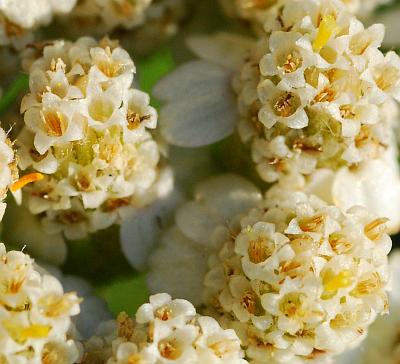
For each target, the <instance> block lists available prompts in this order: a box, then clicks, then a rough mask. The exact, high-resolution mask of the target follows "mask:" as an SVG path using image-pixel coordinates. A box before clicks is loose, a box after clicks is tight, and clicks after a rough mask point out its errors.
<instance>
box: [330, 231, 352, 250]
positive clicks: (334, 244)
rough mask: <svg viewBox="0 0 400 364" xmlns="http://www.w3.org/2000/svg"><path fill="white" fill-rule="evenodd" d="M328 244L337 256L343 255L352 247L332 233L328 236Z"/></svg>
mask: <svg viewBox="0 0 400 364" xmlns="http://www.w3.org/2000/svg"><path fill="white" fill-rule="evenodd" d="M329 244H330V246H331V248H332V250H333V251H334V252H335V253H337V254H344V253H346V252H348V251H349V250H350V249H351V248H352V247H353V244H352V243H351V242H349V241H348V240H347V239H346V237H345V236H344V235H342V234H340V233H333V234H331V235H329Z"/></svg>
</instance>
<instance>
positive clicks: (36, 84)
mask: <svg viewBox="0 0 400 364" xmlns="http://www.w3.org/2000/svg"><path fill="white" fill-rule="evenodd" d="M134 72H135V66H134V63H133V61H132V60H131V58H130V56H129V55H128V53H127V52H126V51H125V50H123V49H122V48H120V47H119V46H118V45H117V44H115V43H113V42H111V41H109V40H108V39H103V40H102V41H100V43H98V42H96V41H95V40H94V39H92V38H81V39H79V40H78V41H76V42H75V43H70V42H66V41H56V42H54V43H51V44H49V45H45V46H44V48H43V49H42V55H41V56H40V57H39V58H38V59H37V60H36V61H34V62H33V63H32V64H31V66H30V91H31V93H29V94H28V95H26V96H25V97H24V99H23V101H22V105H21V112H22V113H24V121H25V128H24V129H23V130H22V132H21V134H20V135H19V138H18V147H19V167H20V168H21V169H23V170H25V169H28V170H30V171H34V172H36V173H40V174H42V175H41V178H40V180H39V181H36V182H34V183H32V184H31V185H30V186H29V187H27V188H26V189H25V191H26V195H27V198H28V204H29V208H30V211H31V212H32V213H33V214H42V215H45V216H44V223H45V226H46V227H47V229H48V231H49V232H56V231H60V230H63V231H64V233H65V234H66V236H67V237H69V238H71V239H74V238H79V237H83V236H85V235H86V234H87V233H88V232H94V231H97V230H99V229H102V228H105V227H108V226H110V225H112V224H113V223H115V222H119V221H120V219H121V217H122V214H123V212H124V210H125V209H124V208H126V207H128V206H134V207H136V208H141V207H144V206H147V205H148V204H150V203H152V202H153V201H154V200H156V199H157V198H158V197H160V196H161V195H164V194H166V193H167V192H168V191H169V189H170V188H171V186H172V175H171V173H170V171H169V170H168V169H163V168H161V167H160V150H159V147H158V144H157V143H156V141H155V140H154V139H153V138H152V136H151V134H150V133H149V131H148V129H154V128H155V127H156V124H157V112H156V111H155V109H154V108H152V107H151V106H150V105H149V99H150V98H149V96H148V95H147V94H146V93H144V92H141V91H139V90H137V89H135V88H132V87H131V84H132V81H133V73H134Z"/></svg>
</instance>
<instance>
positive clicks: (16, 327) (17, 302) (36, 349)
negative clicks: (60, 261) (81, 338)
mask: <svg viewBox="0 0 400 364" xmlns="http://www.w3.org/2000/svg"><path fill="white" fill-rule="evenodd" d="M0 280H1V290H0V302H1V303H0V312H1V313H0V316H1V320H0V332H1V335H0V361H1V362H2V363H26V364H59V363H62V364H73V363H76V361H77V360H78V358H79V350H78V346H77V344H76V343H75V342H74V340H72V339H70V338H69V336H68V330H69V329H70V326H71V316H74V315H77V314H78V313H79V302H80V299H79V298H78V297H77V296H76V294H75V293H66V294H64V292H63V288H62V286H61V284H60V282H59V281H58V280H57V279H56V278H54V277H53V276H50V275H47V274H41V273H39V271H38V270H37V269H36V268H35V266H34V263H33V260H32V259H31V258H30V257H29V256H28V255H26V254H24V253H22V252H19V251H10V252H6V249H5V246H4V245H3V244H0Z"/></svg>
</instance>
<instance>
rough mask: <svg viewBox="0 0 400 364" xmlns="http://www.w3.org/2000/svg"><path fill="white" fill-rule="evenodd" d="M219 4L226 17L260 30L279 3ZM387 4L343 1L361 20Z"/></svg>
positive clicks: (223, 0)
mask: <svg viewBox="0 0 400 364" xmlns="http://www.w3.org/2000/svg"><path fill="white" fill-rule="evenodd" d="M219 2H220V4H221V6H222V9H223V10H224V11H225V13H226V14H227V15H229V16H233V17H239V18H242V19H245V20H248V21H251V22H254V23H255V25H257V27H258V28H260V27H262V25H263V24H264V22H265V20H266V18H267V17H268V11H269V9H270V8H272V7H273V6H275V5H276V4H277V3H279V0H219ZM387 2H388V0H363V1H361V0H345V1H343V3H344V5H345V6H346V7H347V9H348V10H349V11H350V12H351V13H353V14H355V15H357V16H359V17H363V18H364V17H367V16H369V15H370V14H371V13H372V12H373V11H374V10H375V9H376V8H377V7H378V6H380V5H382V4H385V3H387ZM259 30H260V31H261V29H259Z"/></svg>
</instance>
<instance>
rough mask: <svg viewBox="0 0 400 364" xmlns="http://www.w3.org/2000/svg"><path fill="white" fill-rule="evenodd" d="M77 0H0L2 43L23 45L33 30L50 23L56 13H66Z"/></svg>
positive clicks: (0, 41) (28, 39)
mask: <svg viewBox="0 0 400 364" xmlns="http://www.w3.org/2000/svg"><path fill="white" fill-rule="evenodd" d="M76 2H77V0H63V1H54V0H18V1H14V0H4V1H1V2H0V44H1V45H6V44H10V43H12V44H14V45H16V46H18V45H22V44H24V43H26V42H27V41H30V40H31V31H32V30H33V29H35V28H37V27H38V26H41V25H47V24H48V23H50V21H51V19H52V18H53V16H54V15H59V14H66V13H68V12H70V11H71V9H72V8H73V7H74V6H75V4H76Z"/></svg>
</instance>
